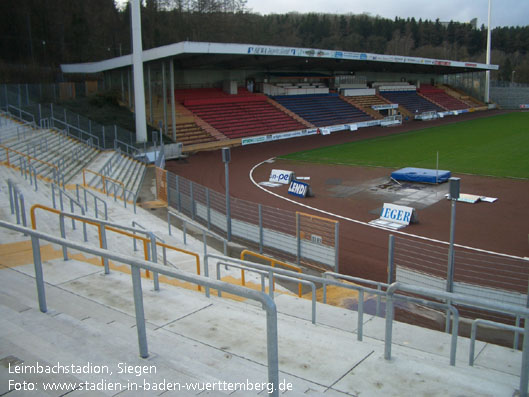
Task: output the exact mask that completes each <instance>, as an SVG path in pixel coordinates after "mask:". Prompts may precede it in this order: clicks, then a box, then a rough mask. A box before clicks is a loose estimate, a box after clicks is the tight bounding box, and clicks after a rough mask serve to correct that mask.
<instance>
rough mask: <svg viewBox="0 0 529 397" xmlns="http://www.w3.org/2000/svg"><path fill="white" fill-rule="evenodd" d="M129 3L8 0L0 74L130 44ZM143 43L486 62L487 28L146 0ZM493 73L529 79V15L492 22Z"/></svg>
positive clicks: (46, 70)
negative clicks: (514, 21) (523, 21)
mask: <svg viewBox="0 0 529 397" xmlns="http://www.w3.org/2000/svg"><path fill="white" fill-rule="evenodd" d="M129 7H130V5H129V4H126V5H125V6H124V7H121V8H120V7H118V6H117V4H116V3H115V2H114V0H90V1H86V0H2V1H1V2H0V48H1V58H0V82H32V81H35V82H37V81H43V80H48V81H53V80H55V79H57V75H58V73H57V71H58V65H59V64H61V63H75V62H90V61H96V60H101V59H106V58H110V57H115V56H118V55H120V54H128V53H130V51H131V34H130V9H129ZM142 29H143V48H144V49H148V48H153V47H158V46H161V45H166V44H170V43H175V42H179V41H184V40H189V41H211V42H231V43H252V44H266V45H283V46H295V47H312V48H322V49H336V50H338V49H339V50H344V51H357V52H372V53H380V54H398V55H404V56H418V57H427V58H438V59H450V60H458V61H470V62H483V63H484V62H485V51H486V41H487V30H486V28H485V27H484V26H481V27H477V28H474V27H473V26H472V25H471V24H467V23H459V22H453V21H451V22H449V23H448V24H444V23H441V21H439V20H436V21H430V20H421V19H419V20H416V19H414V18H407V19H402V18H395V19H394V20H391V19H386V18H381V17H377V16H371V15H367V14H345V15H337V14H322V13H307V14H300V13H288V14H270V15H260V14H256V13H253V12H252V11H251V10H249V9H248V8H247V6H246V0H146V1H143V6H142ZM491 59H492V60H491V62H492V63H493V64H497V65H499V66H500V70H499V72H494V74H493V79H496V80H504V81H511V80H512V79H513V78H514V81H515V82H518V83H529V25H528V26H522V27H520V26H516V27H514V26H509V27H507V26H506V27H498V28H495V29H494V30H493V32H492V55H491Z"/></svg>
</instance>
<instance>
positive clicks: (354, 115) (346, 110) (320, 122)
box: [273, 94, 372, 127]
mask: <svg viewBox="0 0 529 397" xmlns="http://www.w3.org/2000/svg"><path fill="white" fill-rule="evenodd" d="M273 99H274V100H275V101H276V102H278V103H280V104H281V105H283V106H284V107H285V108H287V109H288V110H290V111H292V112H294V113H296V114H298V115H299V116H300V117H302V118H303V119H305V120H307V121H308V122H310V123H312V124H314V125H315V126H317V127H324V126H329V125H337V124H347V123H355V122H360V121H367V120H371V119H372V118H371V116H369V115H367V114H366V113H364V112H363V111H361V110H360V109H358V108H357V107H355V106H353V105H351V104H349V103H347V102H345V101H343V100H342V99H341V98H340V97H339V96H338V95H337V94H314V95H284V96H275V97H273Z"/></svg>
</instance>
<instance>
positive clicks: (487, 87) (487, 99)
mask: <svg viewBox="0 0 529 397" xmlns="http://www.w3.org/2000/svg"><path fill="white" fill-rule="evenodd" d="M491 2H492V0H489V22H488V26H487V59H486V64H487V65H490V41H491V33H490V15H491ZM489 102H490V70H487V71H486V72H485V103H489Z"/></svg>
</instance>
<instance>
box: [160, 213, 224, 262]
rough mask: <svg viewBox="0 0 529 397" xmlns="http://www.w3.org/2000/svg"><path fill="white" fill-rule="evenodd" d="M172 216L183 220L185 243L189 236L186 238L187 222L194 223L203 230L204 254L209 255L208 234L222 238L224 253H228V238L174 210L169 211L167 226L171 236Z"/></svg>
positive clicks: (194, 225) (193, 224)
mask: <svg viewBox="0 0 529 397" xmlns="http://www.w3.org/2000/svg"><path fill="white" fill-rule="evenodd" d="M171 217H174V218H176V219H179V220H180V221H182V224H183V227H182V235H183V238H184V245H187V238H186V236H187V224H190V225H192V226H193V227H196V228H197V229H199V230H200V231H201V232H202V241H203V245H204V255H207V252H208V246H207V240H206V235H208V236H211V237H213V238H216V239H218V240H221V241H222V244H223V248H224V255H227V254H228V240H226V239H225V238H224V237H221V236H218V235H216V234H215V233H213V232H211V231H209V230H207V229H206V228H204V227H203V226H201V225H199V224H197V223H195V222H191V221H190V220H189V219H186V218H185V217H184V216H181V215H178V214H175V213H174V212H172V211H167V227H168V230H169V236H171Z"/></svg>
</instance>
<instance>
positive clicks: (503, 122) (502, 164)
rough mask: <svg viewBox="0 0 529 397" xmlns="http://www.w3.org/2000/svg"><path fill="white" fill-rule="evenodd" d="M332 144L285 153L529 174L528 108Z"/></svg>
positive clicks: (320, 159)
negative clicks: (521, 110) (526, 110)
mask: <svg viewBox="0 0 529 397" xmlns="http://www.w3.org/2000/svg"><path fill="white" fill-rule="evenodd" d="M424 123H425V127H426V128H424V129H421V130H417V131H412V132H407V133H403V134H398V135H393V136H389V137H381V138H373V139H367V140H364V141H358V142H351V143H346V144H341V145H335V146H329V147H324V148H319V149H314V150H308V151H304V152H298V153H293V154H290V155H287V156H282V157H281V158H283V159H288V160H295V161H304V162H311V163H323V164H341V165H360V166H377V167H391V168H402V167H419V168H432V169H435V167H436V159H437V153H438V152H439V169H443V170H449V171H451V172H455V173H468V174H476V175H490V176H496V177H514V178H526V179H527V178H529V112H513V113H508V114H503V115H497V116H491V117H486V118H482V119H478V120H470V121H464V122H460V123H455V124H450V125H445V126H440V127H430V128H428V127H427V122H424Z"/></svg>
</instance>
